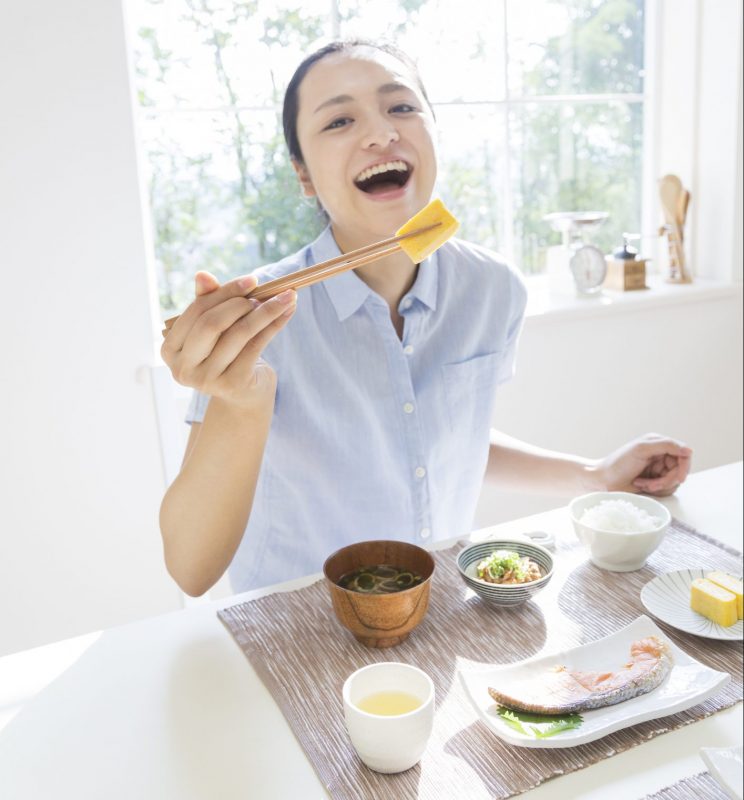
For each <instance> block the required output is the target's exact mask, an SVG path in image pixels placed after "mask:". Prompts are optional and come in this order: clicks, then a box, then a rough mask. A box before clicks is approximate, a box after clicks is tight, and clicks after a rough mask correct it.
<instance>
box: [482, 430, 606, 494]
mask: <svg viewBox="0 0 744 800" xmlns="http://www.w3.org/2000/svg"><path fill="white" fill-rule="evenodd" d="M599 465H600V462H599V460H595V459H589V458H581V457H580V456H575V455H571V454H569V453H559V452H556V451H554V450H546V449H544V448H541V447H535V446H534V445H531V444H528V443H526V442H522V441H520V440H519V439H514V438H513V437H511V436H507V435H506V434H504V433H501V432H499V431H496V430H491V447H490V451H489V456H488V467H487V469H486V475H485V480H486V481H487V482H489V483H493V484H498V487H499V489H506V490H512V491H529V492H536V493H538V494H557V495H566V496H569V495H577V494H582V493H585V492H592V491H598V490H601V489H604V488H605V486H604V481H603V478H602V476H601V474H600V471H599Z"/></svg>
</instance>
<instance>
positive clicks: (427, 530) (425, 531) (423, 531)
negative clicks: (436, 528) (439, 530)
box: [419, 528, 431, 539]
mask: <svg viewBox="0 0 744 800" xmlns="http://www.w3.org/2000/svg"><path fill="white" fill-rule="evenodd" d="M419 535H420V536H421V538H422V539H428V538H429V537H430V536H431V529H430V528H421V530H420V531H419Z"/></svg>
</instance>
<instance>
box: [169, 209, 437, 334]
mask: <svg viewBox="0 0 744 800" xmlns="http://www.w3.org/2000/svg"><path fill="white" fill-rule="evenodd" d="M441 224H442V223H441V222H435V223H433V224H432V225H425V226H424V227H423V228H417V229H416V230H415V231H409V232H408V233H404V234H401V235H400V236H391V237H390V238H389V239H383V240H382V241H380V242H375V243H374V244H368V245H366V246H365V247H360V248H358V249H357V250H351V251H349V252H348V253H342V254H341V255H340V256H336V257H335V258H329V259H328V260H327V261H321V262H319V263H318V264H313V266H311V267H306V268H305V269H300V270H297V271H296V272H292V273H290V274H289V275H284V276H283V277H281V278H276V279H275V280H273V281H267V282H266V283H262V284H261V285H260V286H257V287H256V288H255V289H253V290H252V291H251V292H249V293H248V294H247V295H246V297H252V298H255V299H256V300H268V299H269V298H270V297H274V296H275V295H277V294H280V293H281V292H284V291H286V290H287V289H302V288H303V287H305V286H311V285H312V284H313V283H318V282H319V281H323V280H325V279H326V278H330V277H331V276H332V275H338V274H339V273H341V272H346V271H347V270H350V269H356V268H357V267H363V266H364V265H365V264H371V263H372V262H373V261H377V260H378V259H380V258H384V257H385V256H389V255H390V254H391V253H397V252H398V250H400V249H401V247H400V244H399V242H401V241H402V240H403V239H408V238H410V237H412V236H419V235H420V234H422V233H425V232H426V231H430V230H432V229H433V228H437V227H439V226H440V225H441ZM179 316H180V315H179ZM177 319H178V316H176V317H171V318H170V319H167V320H165V323H164V325H165V329H164V330H163V336H166V335H167V334H168V331H170V329H171V328H172V327H173V323H174V322H175V321H176V320H177Z"/></svg>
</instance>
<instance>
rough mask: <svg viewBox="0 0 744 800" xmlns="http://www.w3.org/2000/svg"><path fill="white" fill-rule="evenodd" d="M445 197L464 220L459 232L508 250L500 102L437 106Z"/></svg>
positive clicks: (441, 188)
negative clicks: (494, 104) (478, 104)
mask: <svg viewBox="0 0 744 800" xmlns="http://www.w3.org/2000/svg"><path fill="white" fill-rule="evenodd" d="M435 112H436V115H437V123H438V128H439V178H438V181H437V189H438V191H439V192H440V193H441V196H442V199H443V200H444V202H445V203H446V204H447V206H448V207H449V208H450V209H451V210H452V212H453V213H454V215H455V216H456V217H457V218H458V219H459V220H460V224H461V228H460V231H458V234H457V235H458V236H460V237H461V238H463V239H467V240H469V241H471V242H477V243H478V244H481V245H483V246H484V247H490V248H492V249H494V250H500V251H502V252H504V251H505V250H506V249H507V247H506V244H505V241H504V210H505V205H506V203H508V202H509V199H508V197H507V196H506V195H505V193H504V180H505V157H506V148H505V146H504V122H505V120H504V111H503V108H501V107H496V106H486V105H483V106H438V107H437V108H436V109H435Z"/></svg>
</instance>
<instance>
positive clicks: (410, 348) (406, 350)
mask: <svg viewBox="0 0 744 800" xmlns="http://www.w3.org/2000/svg"><path fill="white" fill-rule="evenodd" d="M403 352H404V353H405V354H406V355H407V356H410V355H411V353H412V352H413V345H412V344H407V345H406V346H405V347H404V348H403Z"/></svg>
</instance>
